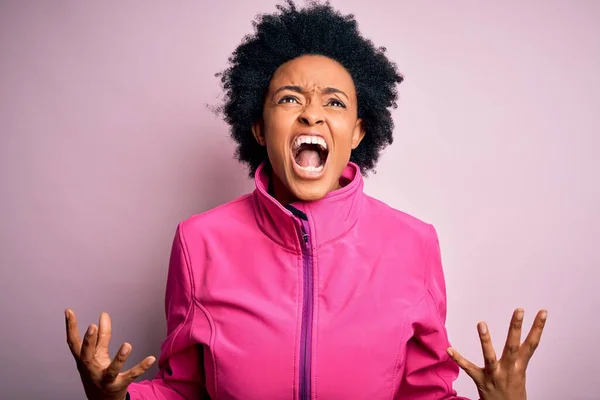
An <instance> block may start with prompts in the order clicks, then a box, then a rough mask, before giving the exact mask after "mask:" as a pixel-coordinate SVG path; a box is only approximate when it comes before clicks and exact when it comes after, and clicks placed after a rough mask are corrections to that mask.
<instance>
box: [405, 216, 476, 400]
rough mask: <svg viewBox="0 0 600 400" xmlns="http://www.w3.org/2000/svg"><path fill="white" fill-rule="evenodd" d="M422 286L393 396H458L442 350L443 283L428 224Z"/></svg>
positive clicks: (415, 399)
mask: <svg viewBox="0 0 600 400" xmlns="http://www.w3.org/2000/svg"><path fill="white" fill-rule="evenodd" d="M425 251H426V260H427V261H426V270H425V286H426V290H425V293H424V296H423V297H422V299H421V300H420V302H419V303H418V304H417V305H416V307H415V309H414V312H413V313H412V314H413V315H414V316H415V322H413V325H412V329H413V337H412V338H411V339H410V340H409V341H408V343H407V345H406V352H405V355H404V365H405V366H404V374H403V377H402V381H401V384H400V390H399V392H398V396H397V398H396V400H400V399H411V400H426V399H427V400H434V399H435V400H439V399H446V400H459V399H465V398H464V397H458V396H457V395H456V391H455V390H454V389H453V388H452V383H453V382H454V381H455V380H456V378H457V377H458V372H459V368H458V366H457V365H456V363H455V362H454V361H453V360H452V359H450V357H449V356H448V353H447V352H446V350H447V349H448V348H449V347H450V343H449V341H448V334H447V331H446V326H445V324H446V284H445V281H444V273H443V270H442V262H441V254H440V248H439V242H438V237H437V233H436V231H435V229H434V228H433V227H430V232H429V235H428V236H427V238H426V242H425Z"/></svg>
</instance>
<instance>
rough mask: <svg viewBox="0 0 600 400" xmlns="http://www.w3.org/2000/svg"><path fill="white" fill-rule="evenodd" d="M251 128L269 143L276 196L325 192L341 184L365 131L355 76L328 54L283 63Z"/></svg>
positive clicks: (309, 197) (286, 198) (311, 196)
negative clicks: (259, 117)
mask: <svg viewBox="0 0 600 400" xmlns="http://www.w3.org/2000/svg"><path fill="white" fill-rule="evenodd" d="M252 130H253V133H254V137H255V138H256V140H257V141H258V142H259V143H260V144H261V145H263V146H266V147H267V153H268V156H269V161H270V163H271V166H272V169H273V174H274V176H273V177H272V179H273V190H274V195H275V197H276V198H277V200H279V201H280V202H282V203H284V204H287V203H290V202H293V201H295V200H303V201H314V200H319V199H321V198H323V197H324V196H325V195H326V194H327V193H329V192H331V191H333V190H336V189H338V188H339V178H340V176H341V174H342V172H343V170H344V168H345V167H346V165H347V164H348V162H349V161H350V153H351V151H352V150H353V149H355V148H356V147H357V146H358V145H359V143H360V141H361V140H362V138H363V137H364V134H365V132H364V129H363V127H362V123H361V120H360V119H358V118H357V99H356V89H355V87H354V82H353V81H352V77H351V76H350V74H349V73H348V71H346V69H345V68H344V67H343V66H342V65H341V64H339V63H338V62H336V61H334V60H332V59H329V58H326V57H323V56H315V55H307V56H302V57H299V58H296V59H294V60H292V61H290V62H288V63H286V64H283V65H282V66H281V67H280V68H279V69H278V70H277V71H276V72H275V74H274V75H273V78H272V79H271V82H270V85H269V90H268V93H267V96H266V98H265V103H264V108H263V120H262V121H259V122H257V123H256V124H254V126H253V129H252Z"/></svg>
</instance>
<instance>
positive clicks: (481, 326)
mask: <svg viewBox="0 0 600 400" xmlns="http://www.w3.org/2000/svg"><path fill="white" fill-rule="evenodd" d="M477 331H478V332H479V341H480V342H481V350H482V351H483V361H484V363H485V369H486V370H487V371H488V372H494V371H495V370H496V369H497V368H498V359H497V358H496V350H494V344H493V343H492V336H491V335H490V330H489V328H488V326H487V324H486V323H485V322H480V323H478V324H477Z"/></svg>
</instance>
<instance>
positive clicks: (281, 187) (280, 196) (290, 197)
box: [269, 171, 341, 206]
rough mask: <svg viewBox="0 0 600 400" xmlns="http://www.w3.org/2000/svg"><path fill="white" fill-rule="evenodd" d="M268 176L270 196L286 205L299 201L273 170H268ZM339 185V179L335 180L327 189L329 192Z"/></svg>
mask: <svg viewBox="0 0 600 400" xmlns="http://www.w3.org/2000/svg"><path fill="white" fill-rule="evenodd" d="M270 176H271V181H270V185H269V194H270V195H271V196H273V197H274V198H275V200H277V201H278V202H279V203H280V204H281V205H282V206H287V205H288V204H290V203H295V202H297V201H299V199H298V198H297V197H296V196H294V194H293V193H292V192H290V190H289V189H288V188H287V186H285V184H284V183H283V182H282V181H281V179H279V177H278V176H277V175H276V174H275V173H274V172H273V171H271V172H270ZM340 187H341V185H340V183H339V181H338V182H337V185H336V186H335V187H333V188H331V190H329V192H332V191H334V190H337V189H339V188H340Z"/></svg>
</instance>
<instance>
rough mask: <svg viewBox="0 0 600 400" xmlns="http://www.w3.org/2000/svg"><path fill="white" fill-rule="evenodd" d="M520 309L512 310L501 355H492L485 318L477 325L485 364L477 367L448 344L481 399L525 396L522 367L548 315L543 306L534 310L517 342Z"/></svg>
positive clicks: (517, 399)
mask: <svg viewBox="0 0 600 400" xmlns="http://www.w3.org/2000/svg"><path fill="white" fill-rule="evenodd" d="M523 314H524V311H523V310H522V309H516V310H515V311H514V313H513V316H512V320H511V322H510V327H509V330H508V337H507V338H506V344H505V346H504V351H503V352H502V358H500V360H498V359H497V358H496V352H495V351H494V346H493V345H492V339H491V336H490V333H489V330H488V327H487V324H486V323H485V322H480V323H479V324H478V325H477V330H478V331H479V338H480V340H481V347H482V350H483V359H484V362H485V367H483V368H480V367H478V366H477V365H475V364H473V363H472V362H471V361H469V360H467V359H466V358H464V357H463V356H461V355H460V354H459V353H458V352H457V351H456V350H454V349H452V348H449V349H448V354H449V355H450V357H451V358H452V359H453V360H454V361H455V362H456V363H457V364H458V365H459V367H460V368H462V369H463V371H465V372H466V373H467V375H469V376H470V377H471V379H473V381H474V382H475V385H477V390H478V391H479V396H480V398H481V400H525V399H526V398H527V392H526V390H525V371H526V369H527V365H528V363H529V360H530V359H531V357H532V356H533V353H534V352H535V349H536V348H537V347H538V344H539V342H540V338H541V337H542V331H543V330H544V325H545V323H546V317H547V315H548V313H547V311H546V310H541V311H539V312H538V314H537V316H536V317H535V321H534V322H533V326H532V328H531V330H530V331H529V334H528V335H527V338H526V339H525V341H524V342H523V343H521V327H522V325H523Z"/></svg>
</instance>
